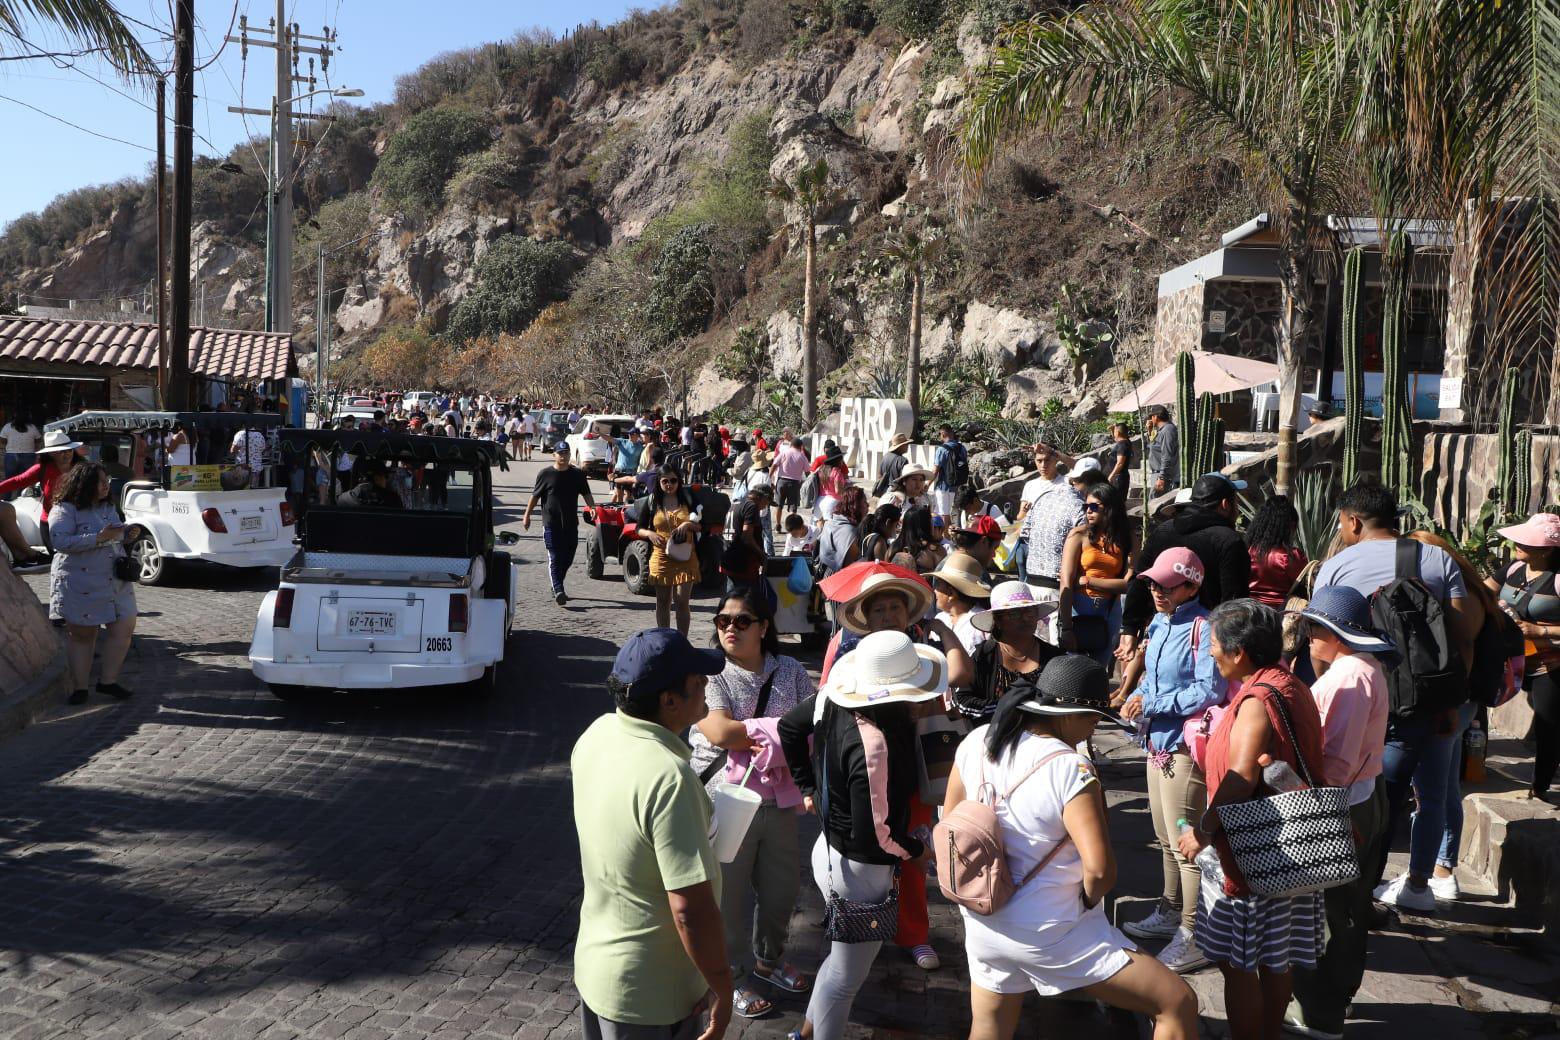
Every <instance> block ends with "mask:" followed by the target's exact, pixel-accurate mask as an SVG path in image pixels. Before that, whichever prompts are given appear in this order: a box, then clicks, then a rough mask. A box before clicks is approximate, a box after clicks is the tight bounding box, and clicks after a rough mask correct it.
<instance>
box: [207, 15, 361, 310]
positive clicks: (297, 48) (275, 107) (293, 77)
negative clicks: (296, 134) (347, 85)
mask: <svg viewBox="0 0 1560 1040" xmlns="http://www.w3.org/2000/svg"><path fill="white" fill-rule="evenodd" d="M256 36H270V37H271V39H269V40H266V39H256V38H255V37H256ZM227 39H228V41H229V42H232V43H238V44H241V45H242V47H243V51H242V53H243V57H244V58H245V59H246V60H247V59H248V57H249V48H250V46H251V45H253V46H256V47H269V48H271V49H273V50H274V51H275V52H276V96H275V98H274V100H273V101H272V103H271V108H270V110H269V111H265V110H262V109H255V108H241V107H229V108H228V111H229V112H237V113H241V114H243V115H257V116H268V117H270V120H271V148H270V152H271V158H270V164H269V167H270V168H269V169H268V170H267V171H266V180H267V182H268V184H267V189H268V192H269V196H270V199H269V205H268V207H267V214H266V227H267V230H268V234H267V236H266V308H265V314H266V320H265V327H266V330H267V331H269V332H292V274H293V271H292V238H293V209H292V189H293V174H294V169H293V155H292V152H293V120H294V119H295V118H301V119H329V118H330V117H329V116H324V115H320V116H315V115H302V116H295V115H294V113H293V110H292V106H293V101H294V100H295V98H294V94H293V84H294V83H304V84H308V86H309V87H310V89H311V91H312V89H313V87H314V84H315V83H316V80H315V78H314V75H313V72H314V62H313V59H310V62H309V72H310V74H309V75H307V76H300V75H298V56H299V55H300V54H303V53H311V54H317V55H319V57H320V71H321V72H324V71H326V70H328V69H329V68H330V57H331V55H332V54H334V53H335V47H334V46H333V45H334V43H335V42H336V33H335V30H334V29H331V28H329V27H326V29H325V30H324V34H323V35H321V36H309V35H306V34H304V33H302V32H300V31H299V30H298V25H297V23H292V24H288V22H287V3H286V0H276V17H275V18H273V19H272V20H271V27H270V28H269V29H260V28H256V27H253V26H251V25H250V24H249V18H248V16H241V17H240V18H239V34H238V35H237V36H229V37H227ZM304 40H313V41H317V42H318V43H319V46H317V47H309V46H304V45H303V43H302V41H304Z"/></svg>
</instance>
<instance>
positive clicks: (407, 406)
mask: <svg viewBox="0 0 1560 1040" xmlns="http://www.w3.org/2000/svg"><path fill="white" fill-rule="evenodd" d="M436 399H437V395H436V394H435V393H434V392H433V391H432V390H412V391H410V392H409V393H407V394H406V396H404V397H402V398H401V411H403V412H405V413H406V414H408V415H410V414H411V413H412V412H414V411H416V410H417V409H419V408H421V409H422V410H423V411H424V412H428V411H431V410H432V409H433V402H434V401H435V400H436Z"/></svg>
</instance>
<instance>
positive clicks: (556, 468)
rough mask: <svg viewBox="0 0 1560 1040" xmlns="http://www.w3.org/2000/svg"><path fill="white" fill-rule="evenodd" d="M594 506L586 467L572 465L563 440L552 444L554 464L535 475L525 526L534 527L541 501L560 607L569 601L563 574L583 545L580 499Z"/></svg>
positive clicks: (545, 541) (550, 568)
mask: <svg viewBox="0 0 1560 1040" xmlns="http://www.w3.org/2000/svg"><path fill="white" fill-rule="evenodd" d="M581 498H583V499H584V500H585V504H586V505H587V506H590V507H592V508H594V507H595V505H596V500H595V499H594V498H592V497H591V494H590V481H589V480H587V479H586V477H585V473H584V471H583V470H580V469H576V468H575V467H574V466H571V465H569V446H568V445H567V444H565V443H563V442H562V441H559V442H558V443H557V444H555V445H553V464H552V468H551V469H544V470H542V472H541V473H540V474H539V475H538V476H537V478H536V488H535V489H534V490H533V491H532V492H531V501H529V502H527V503H526V505H525V518H524V520H523V521H522V525H523V526H524V527H525V529H526V530H527V531H529V530H530V529H531V514H532V513H533V512H534V511H535V510H536V504H537V503H538V502H540V503H541V504H542V544H543V545H545V546H546V547H547V570H548V573H549V575H550V576H551V577H552V589H553V599H555V600H556V601H557V602H558V605H559V606H562V605H563V604H565V603H567V602H569V597H568V596H567V595H566V594H565V593H564V591H563V578H564V575H566V574H568V573H569V567H570V566H571V565H572V564H573V563H574V553H575V551H576V550H577V549H578V548H579V546H580V514H579V508H580V499H581Z"/></svg>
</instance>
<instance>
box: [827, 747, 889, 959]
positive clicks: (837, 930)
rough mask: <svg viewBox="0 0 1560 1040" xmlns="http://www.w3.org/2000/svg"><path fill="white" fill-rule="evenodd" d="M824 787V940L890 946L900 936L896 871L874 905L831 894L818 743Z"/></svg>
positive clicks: (831, 862) (831, 861)
mask: <svg viewBox="0 0 1560 1040" xmlns="http://www.w3.org/2000/svg"><path fill="white" fill-rule="evenodd" d="M821 744H822V754H821V755H819V757H820V758H821V759H823V778H822V779H823V783H822V784H820V785H819V788H818V795H819V817H820V819H822V821H823V830H824V836H823V841H824V846H825V848H824V855H825V856H826V857H827V860H826V862H827V863H828V864H829V870H828V878H829V898H828V899H827V900H825V901H824V904H823V937H824V938H825V939H828V940H829V941H830V942H839V943H864V942H893V941H894V937H895V935H897V934H898V932H899V867H898V866H897V865H896V866H895V867H894V887H893V888H891V889H889V891H888V895H886V896H884V897H883V899H881V900H880V901H878V902H876V903H863V902H861V901H860V900H857V899H846V898H845V897H844V896H842V895H839V894H838V893H836V892H835V891H834V850H833V849H832V848H829V847H828V842H829V835H828V830H829V745H828V742H827V741H823V742H821Z"/></svg>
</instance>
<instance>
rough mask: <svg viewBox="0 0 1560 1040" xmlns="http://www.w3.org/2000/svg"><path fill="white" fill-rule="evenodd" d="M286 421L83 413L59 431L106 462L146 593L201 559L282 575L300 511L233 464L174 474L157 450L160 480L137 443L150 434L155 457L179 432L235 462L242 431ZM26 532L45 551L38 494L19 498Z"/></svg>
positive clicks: (281, 492) (58, 425) (56, 426)
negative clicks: (175, 565)
mask: <svg viewBox="0 0 1560 1040" xmlns="http://www.w3.org/2000/svg"><path fill="white" fill-rule="evenodd" d="M280 425H281V417H280V416H277V415H269V414H266V415H259V414H257V415H246V414H243V413H238V412H83V413H81V414H80V415H77V416H74V417H73V418H70V419H61V420H60V421H58V422H53V423H50V424H49V425H48V426H47V427H45V429H46V430H65V431H66V432H67V433H69V434H70V435H71V437H73V438H75V439H76V440H79V441H82V442H83V443H84V444H86V445H87V454H88V457H89V458H92V459H94V460H97V461H100V462H103V463H104V464H105V465H106V466H107V468H108V471H109V475H110V477H111V478H112V479H113V483H114V487H115V492H114V493H115V495H116V496H117V498H116V501H117V503H118V505H119V511H120V512H121V513H122V514H123V515H124V518H125V522H126V523H128V524H136V525H138V526H139V527H140V528H141V533H140V534H139V535H138V536H137V537H136V538H135V540H134V541H132V542H130V543H129V545H127V546H126V549H127V551H128V552H129V554H130V555H131V556H132V557H133V558H134V559H135V560H136V562H137V563H138V564H139V565H140V574H139V577H138V580H139V581H140V583H141V584H142V585H158V584H161V583H162V582H163V581H164V580H166V579H167V577H168V571H169V567H168V563H169V561H171V560H198V561H201V562H203V563H215V564H219V565H221V566H224V567H280V566H281V565H282V564H284V563H286V562H287V561H288V560H289V559H291V558H292V555H293V535H294V533H295V527H294V524H293V515H292V509H291V507H290V506H289V505H288V504H287V495H286V490H285V488H282V487H270V488H266V487H250V486H248V485H249V484H251V483H255V482H256V480H255V475H251V474H247V473H246V472H244V471H242V470H241V469H240V468H238V467H235V466H231V465H226V464H224V463H213V464H211V465H206V466H170V465H168V464H167V460H166V458H164V457H163V456H164V453H162V452H158V451H155V450H154V452H153V455H154V467H153V468H154V471H155V474H156V475H155V476H154V477H150V478H148V477H147V476H146V474H145V473H144V472H140V471H138V470H137V468H136V461H137V457H138V451H139V452H140V457H141V458H143V459H144V457H145V448H144V447H143V448H140V449H138V448H137V445H136V440H137V439H138V438H139V437H140V436H141V435H143V434H147V435H150V436H151V438H152V442H153V446H154V449H155V447H156V446H158V445H161V444H162V443H163V438H164V437H166V436H167V435H168V434H170V433H172V432H173V430H174V429H175V428H176V427H178V426H183V427H184V428H185V429H186V430H188V431H192V432H193V434H194V436H195V438H196V439H197V441H199V440H202V439H210V440H214V441H215V445H216V446H215V447H213V448H212V449H211V455H210V456H208V457H212V458H219V459H226V458H227V457H228V454H229V448H230V446H231V444H232V441H233V435H234V433H235V432H237V431H238V430H241V429H245V428H249V429H255V430H267V429H274V428H276V427H279V426H280ZM15 505H16V520H17V525H18V526H19V527H20V528H21V532H22V536H23V537H24V538H26V539H27V540H28V542H29V543H30V544H33V545H38V546H41V545H42V544H43V533H42V530H41V528H42V513H43V502H42V501H41V500H40V499H39V498H38V497H37V495H36V493H32V494H29V495H26V496H24V497H22V498H20V499H17V501H16V503H15Z"/></svg>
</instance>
